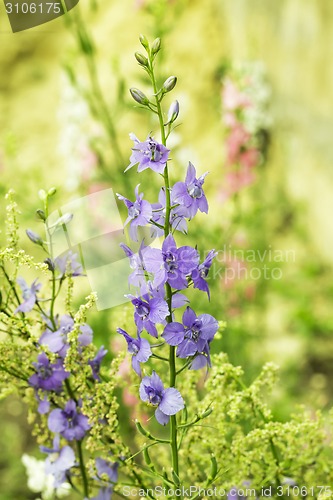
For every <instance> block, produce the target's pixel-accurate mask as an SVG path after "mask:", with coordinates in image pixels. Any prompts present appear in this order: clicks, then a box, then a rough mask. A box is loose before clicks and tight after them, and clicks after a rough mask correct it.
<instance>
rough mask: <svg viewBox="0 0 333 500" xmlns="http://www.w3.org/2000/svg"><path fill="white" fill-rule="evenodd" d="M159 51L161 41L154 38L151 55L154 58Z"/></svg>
mask: <svg viewBox="0 0 333 500" xmlns="http://www.w3.org/2000/svg"><path fill="white" fill-rule="evenodd" d="M160 49H161V39H160V38H155V40H154V41H153V44H152V46H151V53H152V55H153V56H155V55H156V54H157V52H159V50H160Z"/></svg>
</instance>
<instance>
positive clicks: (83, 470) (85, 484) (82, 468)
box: [77, 441, 89, 498]
mask: <svg viewBox="0 0 333 500" xmlns="http://www.w3.org/2000/svg"><path fill="white" fill-rule="evenodd" d="M77 453H78V456H79V466H80V471H81V476H82V482H83V492H84V496H85V498H89V487H88V478H87V473H86V468H85V465H84V458H83V452H82V441H77Z"/></svg>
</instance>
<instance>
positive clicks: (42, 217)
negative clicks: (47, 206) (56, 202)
mask: <svg viewBox="0 0 333 500" xmlns="http://www.w3.org/2000/svg"><path fill="white" fill-rule="evenodd" d="M36 214H37V215H38V217H39V218H40V219H41V220H42V221H44V222H45V221H46V215H45V212H44V210H41V209H40V208H39V209H38V210H36Z"/></svg>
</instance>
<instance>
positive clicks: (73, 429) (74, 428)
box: [48, 399, 90, 441]
mask: <svg viewBox="0 0 333 500" xmlns="http://www.w3.org/2000/svg"><path fill="white" fill-rule="evenodd" d="M48 427H49V429H50V431H52V432H56V433H59V434H61V435H62V436H63V437H64V438H65V439H67V440H68V441H73V440H74V439H75V440H77V441H79V440H80V439H82V438H83V437H84V436H85V434H86V432H87V431H88V430H89V429H90V425H89V423H88V417H86V416H85V415H83V414H82V413H79V412H78V407H77V406H76V403H75V401H73V400H72V399H70V400H69V401H68V402H67V403H66V406H65V409H64V410H61V409H60V408H57V409H56V410H53V411H51V413H50V415H49V418H48Z"/></svg>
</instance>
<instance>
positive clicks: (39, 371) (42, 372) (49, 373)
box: [28, 352, 70, 391]
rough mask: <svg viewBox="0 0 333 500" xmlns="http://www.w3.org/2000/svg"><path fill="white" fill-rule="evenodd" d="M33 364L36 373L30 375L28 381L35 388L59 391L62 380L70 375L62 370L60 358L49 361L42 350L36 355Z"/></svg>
mask: <svg viewBox="0 0 333 500" xmlns="http://www.w3.org/2000/svg"><path fill="white" fill-rule="evenodd" d="M33 365H34V367H35V370H36V373H34V374H33V375H31V377H30V378H29V380H28V382H29V384H30V385H31V386H32V387H34V388H35V389H43V390H44V391H60V390H61V388H62V383H63V381H64V380H65V379H66V378H67V377H69V375H70V373H69V372H66V371H65V370H64V367H63V365H62V360H61V359H58V360H57V361H56V363H50V361H49V358H48V357H47V356H46V354H45V353H44V352H42V353H41V354H40V355H39V356H38V361H37V363H33Z"/></svg>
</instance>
